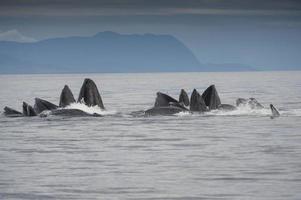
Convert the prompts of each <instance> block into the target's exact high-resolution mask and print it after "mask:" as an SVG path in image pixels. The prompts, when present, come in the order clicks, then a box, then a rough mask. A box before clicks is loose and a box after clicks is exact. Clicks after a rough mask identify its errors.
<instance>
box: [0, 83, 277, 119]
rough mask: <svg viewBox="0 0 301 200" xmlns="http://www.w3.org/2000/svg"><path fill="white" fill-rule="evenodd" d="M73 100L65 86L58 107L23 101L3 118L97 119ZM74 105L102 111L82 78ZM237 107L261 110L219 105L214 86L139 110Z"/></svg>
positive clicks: (160, 98) (162, 98)
mask: <svg viewBox="0 0 301 200" xmlns="http://www.w3.org/2000/svg"><path fill="white" fill-rule="evenodd" d="M75 102H76V100H75V98H74V96H73V93H72V91H71V89H70V88H69V87H68V86H67V85H65V86H64V88H63V89H62V92H61V94H60V99H59V106H57V105H55V104H53V103H51V102H49V101H47V100H44V99H40V98H35V104H34V106H33V107H32V106H31V105H29V104H28V103H26V102H23V105H22V110H23V111H22V113H21V112H19V111H17V110H14V109H12V108H10V107H7V106H6V107H4V115H6V116H8V117H24V116H26V117H32V116H41V117H46V116H48V115H58V116H97V117H99V116H101V115H100V114H97V113H93V114H90V113H86V112H84V111H83V110H80V109H73V108H68V106H69V105H71V104H72V103H75ZM77 102H79V103H83V104H85V105H87V106H98V107H99V108H100V109H102V110H104V109H105V107H104V104H103V101H102V98H101V96H100V93H99V91H98V89H97V86H96V84H95V83H94V81H93V80H91V79H88V78H87V79H85V80H84V82H83V84H82V87H81V89H80V92H79V96H78V99H77ZM240 106H248V107H249V108H251V109H262V108H264V107H263V106H262V105H261V104H260V103H259V102H258V101H257V100H256V99H255V98H248V99H244V98H238V99H237V100H236V106H233V105H230V104H222V103H221V100H220V97H219V95H218V92H217V90H216V87H215V85H210V86H209V87H208V88H207V89H206V90H205V91H204V92H203V93H202V95H200V93H199V92H198V91H197V90H196V89H194V90H193V91H192V93H191V96H190V99H189V97H188V94H187V92H186V91H185V90H184V89H181V91H180V95H179V100H176V99H175V98H173V97H171V96H169V95H167V94H164V93H162V92H157V94H156V99H155V103H154V106H153V107H152V108H150V109H147V110H145V111H142V112H143V114H144V115H146V116H149V115H174V114H177V113H180V112H198V113H203V112H208V111H211V110H217V109H218V110H225V111H231V110H235V109H237V108H238V107H240ZM270 109H271V112H272V115H271V118H275V117H279V116H280V113H279V112H278V110H277V109H276V108H275V107H274V106H273V105H272V104H270Z"/></svg>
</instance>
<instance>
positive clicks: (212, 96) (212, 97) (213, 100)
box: [202, 85, 221, 110]
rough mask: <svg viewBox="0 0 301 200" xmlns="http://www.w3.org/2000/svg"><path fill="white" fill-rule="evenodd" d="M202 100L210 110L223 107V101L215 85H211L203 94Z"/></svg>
mask: <svg viewBox="0 0 301 200" xmlns="http://www.w3.org/2000/svg"><path fill="white" fill-rule="evenodd" d="M202 98H203V99H204V102H205V104H206V106H208V108H209V110H215V109H218V107H219V106H220V105H221V100H220V98H219V96H218V93H217V90H216V88H215V85H210V86H209V87H208V88H207V89H206V90H205V91H204V92H203V94H202Z"/></svg>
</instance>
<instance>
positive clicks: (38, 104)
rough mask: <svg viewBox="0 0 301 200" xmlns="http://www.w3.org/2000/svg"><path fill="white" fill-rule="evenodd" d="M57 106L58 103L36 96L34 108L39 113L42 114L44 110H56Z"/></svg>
mask: <svg viewBox="0 0 301 200" xmlns="http://www.w3.org/2000/svg"><path fill="white" fill-rule="evenodd" d="M57 108H58V106H57V105H55V104H53V103H50V102H49V101H46V100H44V99H40V98H35V104H34V110H35V111H36V113H37V114H40V113H41V112H43V111H44V110H55V109H57Z"/></svg>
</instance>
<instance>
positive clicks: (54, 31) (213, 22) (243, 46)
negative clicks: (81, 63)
mask: <svg viewBox="0 0 301 200" xmlns="http://www.w3.org/2000/svg"><path fill="white" fill-rule="evenodd" d="M107 30H109V31H116V32H120V33H157V34H160V33H164V34H171V35H174V36H176V37H177V38H178V39H180V40H181V41H182V42H184V43H185V44H186V45H187V46H188V47H189V48H190V49H192V51H193V52H194V53H195V55H196V56H197V58H198V59H199V60H200V62H202V63H240V64H245V65H251V66H255V67H263V68H264V67H267V68H271V67H278V68H280V67H281V66H282V67H283V66H284V65H285V66H286V67H288V68H296V67H297V68H298V67H299V68H301V56H300V53H299V52H301V38H300V35H301V1H298V0H295V1H294V0H282V1H280V0H229V1H220V0H157V1H151V0H148V1H147V0H98V1H96V0H90V1H87V0H85V1H82V0H53V1H50V0H27V1H26V0H23V1H21V0H1V1H0V40H17V41H21V42H32V41H36V40H41V39H45V38H52V37H62V36H70V35H93V34H95V33H97V32H100V31H107Z"/></svg>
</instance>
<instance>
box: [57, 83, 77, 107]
mask: <svg viewBox="0 0 301 200" xmlns="http://www.w3.org/2000/svg"><path fill="white" fill-rule="evenodd" d="M74 102H75V99H74V96H73V94H72V92H71V90H70V88H69V87H68V85H65V86H64V88H63V90H62V92H61V96H60V103H59V107H66V106H68V105H70V104H71V103H74Z"/></svg>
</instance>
